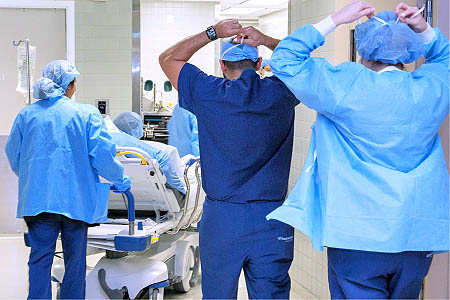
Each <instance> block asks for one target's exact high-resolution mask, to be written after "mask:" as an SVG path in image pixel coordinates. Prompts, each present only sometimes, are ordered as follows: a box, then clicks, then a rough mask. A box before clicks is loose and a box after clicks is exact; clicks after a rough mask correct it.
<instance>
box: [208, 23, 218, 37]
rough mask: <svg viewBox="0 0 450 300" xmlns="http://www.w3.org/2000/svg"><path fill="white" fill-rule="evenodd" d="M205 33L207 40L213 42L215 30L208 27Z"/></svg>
mask: <svg viewBox="0 0 450 300" xmlns="http://www.w3.org/2000/svg"><path fill="white" fill-rule="evenodd" d="M206 33H207V35H208V38H209V39H210V40H215V39H216V38H217V34H216V30H215V29H214V27H212V26H211V27H208V28H207V29H206Z"/></svg>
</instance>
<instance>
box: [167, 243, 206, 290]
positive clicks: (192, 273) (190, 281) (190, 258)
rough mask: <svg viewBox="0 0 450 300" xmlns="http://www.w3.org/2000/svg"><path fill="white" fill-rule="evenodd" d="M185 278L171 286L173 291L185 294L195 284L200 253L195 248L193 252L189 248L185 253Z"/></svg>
mask: <svg viewBox="0 0 450 300" xmlns="http://www.w3.org/2000/svg"><path fill="white" fill-rule="evenodd" d="M184 262H185V264H184V268H185V276H184V278H183V279H182V280H181V281H180V282H177V283H174V284H173V287H174V289H175V290H176V291H177V292H181V293H187V292H189V291H190V290H191V288H193V287H195V285H196V284H197V278H198V271H199V268H200V251H199V248H198V247H197V248H196V249H195V251H194V249H193V248H192V247H189V248H187V249H186V251H185V259H184Z"/></svg>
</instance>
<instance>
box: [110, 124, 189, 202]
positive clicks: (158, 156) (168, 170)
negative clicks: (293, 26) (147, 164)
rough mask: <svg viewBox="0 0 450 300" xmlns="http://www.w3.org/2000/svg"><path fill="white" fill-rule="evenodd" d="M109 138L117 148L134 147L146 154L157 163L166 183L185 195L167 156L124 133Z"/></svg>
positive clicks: (183, 187)
mask: <svg viewBox="0 0 450 300" xmlns="http://www.w3.org/2000/svg"><path fill="white" fill-rule="evenodd" d="M111 137H112V140H113V142H114V143H115V144H116V145H117V146H120V147H135V148H138V149H141V150H143V151H145V152H147V154H148V156H150V157H151V158H152V159H155V160H156V161H157V162H158V164H159V166H160V168H161V170H162V172H163V173H164V175H165V176H166V180H167V183H168V184H169V185H170V186H172V187H174V188H176V189H177V190H179V191H180V192H181V193H183V194H186V189H185V186H184V184H183V182H182V181H181V179H180V177H178V174H177V172H176V169H175V167H174V166H172V165H171V161H170V157H169V154H167V153H166V152H164V151H162V150H160V149H157V148H154V147H152V146H150V145H149V144H146V143H144V142H143V141H141V140H138V139H137V138H135V137H134V136H131V135H129V134H127V133H125V132H111Z"/></svg>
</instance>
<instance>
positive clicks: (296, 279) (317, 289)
mask: <svg viewBox="0 0 450 300" xmlns="http://www.w3.org/2000/svg"><path fill="white" fill-rule="evenodd" d="M334 7H335V4H334V1H330V0H291V1H290V4H289V28H290V32H292V31H294V30H295V29H297V28H299V27H300V26H302V25H305V24H314V23H316V22H318V21H320V20H322V19H323V18H325V17H326V16H328V15H329V14H330V13H332V12H333V11H334ZM333 49H334V33H332V34H330V35H329V36H327V38H326V42H325V45H324V46H322V47H320V48H319V49H318V50H316V51H315V52H314V53H313V54H312V55H313V56H320V57H325V58H327V59H328V60H329V61H330V62H332V63H333V62H334V51H333ZM300 100H301V99H300ZM315 120H316V113H315V112H314V111H313V110H310V109H308V108H307V107H306V106H304V105H302V104H301V105H298V106H297V108H296V116H295V132H294V151H293V156H292V164H291V174H290V177H289V188H290V189H292V188H293V186H294V184H295V183H296V181H297V179H298V177H299V175H300V172H301V170H302V167H303V164H304V162H305V159H306V155H307V153H308V148H309V142H310V139H311V129H310V128H311V125H312V124H313V123H314V121H315ZM294 251H295V252H294V262H293V265H292V267H291V270H290V274H291V278H292V282H293V289H294V291H297V292H298V293H299V294H302V295H305V297H307V298H319V299H326V298H329V297H330V296H329V291H328V279H327V274H328V273H327V259H326V252H317V251H315V250H314V249H313V248H312V245H311V241H310V239H309V238H307V237H306V236H305V235H303V234H302V233H300V232H299V231H296V233H295V246H294Z"/></svg>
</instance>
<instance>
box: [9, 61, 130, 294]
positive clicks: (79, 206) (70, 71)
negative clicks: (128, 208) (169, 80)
mask: <svg viewBox="0 0 450 300" xmlns="http://www.w3.org/2000/svg"><path fill="white" fill-rule="evenodd" d="M79 75H80V73H78V71H77V70H76V69H75V66H73V65H72V64H71V63H69V62H68V61H64V60H57V61H52V62H50V63H49V64H48V65H47V66H46V67H45V68H44V71H43V78H41V79H40V80H39V81H38V82H37V83H36V84H35V85H34V86H33V90H34V94H33V95H34V97H35V98H36V99H40V100H39V101H37V102H35V103H33V104H32V105H30V106H27V107H25V108H24V109H22V110H21V111H20V112H19V114H18V115H17V117H16V119H15V121H14V125H13V127H12V130H11V134H10V136H9V139H8V142H7V144H6V149H5V151H6V154H7V156H8V160H9V163H10V165H11V169H12V170H13V171H14V173H16V175H17V176H18V177H19V204H18V207H17V217H18V218H24V219H25V221H26V223H27V225H28V238H29V245H30V246H31V252H30V259H29V261H28V266H29V293H28V299H51V298H52V290H51V283H50V277H51V267H52V263H53V255H54V253H55V246H56V240H57V238H58V235H59V233H61V241H62V247H63V251H64V265H65V274H64V278H63V281H62V284H61V292H60V297H61V299H84V298H85V290H86V280H85V277H86V244H87V229H88V224H93V223H100V222H104V221H106V220H107V208H108V195H109V187H110V185H109V184H102V183H100V180H99V176H102V177H103V178H105V179H107V180H109V181H111V182H112V183H114V185H115V186H116V188H117V189H118V190H120V191H125V190H127V189H129V187H130V179H129V178H128V177H126V176H124V175H123V167H122V165H121V164H120V162H119V161H118V160H116V158H115V156H116V147H115V145H114V144H113V143H112V141H111V137H110V136H109V134H108V132H107V131H106V127H105V124H104V122H103V118H102V116H101V115H100V112H99V111H98V110H97V109H96V108H95V107H94V106H91V105H86V104H79V103H76V102H74V101H71V100H70V98H71V97H72V95H73V94H74V93H75V90H76V79H75V78H76V77H78V76H79Z"/></svg>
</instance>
